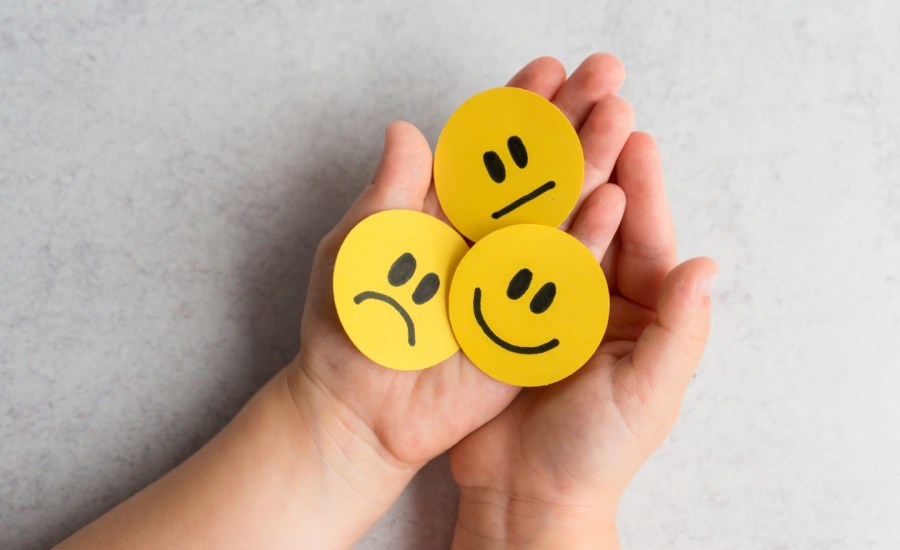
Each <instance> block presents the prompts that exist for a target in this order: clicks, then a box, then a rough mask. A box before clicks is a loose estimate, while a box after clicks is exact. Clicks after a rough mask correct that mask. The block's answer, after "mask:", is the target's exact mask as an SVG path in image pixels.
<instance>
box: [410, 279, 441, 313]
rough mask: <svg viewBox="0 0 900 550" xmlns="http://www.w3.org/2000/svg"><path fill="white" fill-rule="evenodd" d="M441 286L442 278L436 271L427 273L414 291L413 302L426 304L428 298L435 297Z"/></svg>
mask: <svg viewBox="0 0 900 550" xmlns="http://www.w3.org/2000/svg"><path fill="white" fill-rule="evenodd" d="M440 286H441V280H440V278H438V276H437V274H436V273H429V274H427V275H425V276H424V277H422V280H421V281H419V284H418V285H416V289H415V290H414V291H413V295H412V299H413V302H415V303H416V304H418V305H422V304H424V303H425V302H427V301H428V300H430V299H432V298H434V295H435V294H437V291H438V287H440Z"/></svg>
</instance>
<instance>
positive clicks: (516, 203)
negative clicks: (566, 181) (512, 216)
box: [491, 181, 556, 220]
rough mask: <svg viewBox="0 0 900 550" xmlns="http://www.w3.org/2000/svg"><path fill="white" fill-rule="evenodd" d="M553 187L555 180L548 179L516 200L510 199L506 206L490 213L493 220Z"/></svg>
mask: <svg viewBox="0 0 900 550" xmlns="http://www.w3.org/2000/svg"><path fill="white" fill-rule="evenodd" d="M554 187H556V182H555V181H548V182H547V183H545V184H544V185H542V186H540V187H538V188H537V189H535V190H534V191H532V192H531V193H528V194H527V195H522V196H521V197H519V198H518V199H516V200H514V201H512V202H511V203H509V204H507V205H506V206H504V207H503V208H501V209H500V210H497V211H496V212H494V213H493V214H491V217H492V218H494V219H495V220H499V219H500V218H502V217H503V216H505V215H507V214H509V213H510V212H512V211H513V210H515V209H516V208H518V207H520V206H522V205H523V204H526V203H529V202H531V201H533V200H534V199H536V198H538V197H540V196H541V195H543V194H544V193H546V192H547V191H549V190H551V189H553V188H554Z"/></svg>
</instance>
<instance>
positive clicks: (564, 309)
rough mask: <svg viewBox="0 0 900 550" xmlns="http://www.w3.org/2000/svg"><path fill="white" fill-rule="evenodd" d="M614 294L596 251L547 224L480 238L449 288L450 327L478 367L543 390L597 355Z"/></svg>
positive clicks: (497, 232) (494, 375)
mask: <svg viewBox="0 0 900 550" xmlns="http://www.w3.org/2000/svg"><path fill="white" fill-rule="evenodd" d="M608 320H609V288H608V287H607V284H606V277H605V276H604V275H603V270H602V269H600V266H599V265H598V263H597V261H596V260H595V259H594V256H593V255H592V254H591V252H590V251H589V250H588V249H587V248H586V247H585V246H584V245H583V244H581V242H579V241H578V240H577V239H575V238H574V237H572V236H571V235H569V234H568V233H565V232H563V231H560V230H559V229H556V228H552V227H547V226H543V225H534V224H525V225H514V226H511V227H507V228H504V229H500V230H498V231H495V232H493V233H491V234H490V235H488V236H487V237H485V238H483V239H481V240H480V241H478V242H477V243H475V245H474V246H472V249H471V250H470V251H469V252H468V253H467V254H466V255H465V257H464V258H463V259H462V261H461V262H460V263H459V267H457V269H456V274H455V275H454V276H453V283H452V285H451V286H450V324H451V325H452V326H453V332H454V333H455V334H456V339H457V341H458V342H459V345H460V347H461V348H462V350H463V353H465V354H466V355H467V356H468V357H469V359H471V360H472V362H473V363H475V365H476V366H478V368H480V369H481V370H483V371H484V372H486V373H487V374H489V375H490V376H492V377H493V378H496V379H497V380H500V381H501V382H506V383H507V384H513V385H516V386H544V385H547V384H551V383H553V382H556V381H558V380H562V379H563V378H565V377H567V376H569V375H570V374H572V373H573V372H575V371H577V370H578V369H579V368H581V366H582V365H584V364H585V363H586V362H587V360H588V359H589V358H590V357H591V355H593V353H594V352H595V351H596V350H597V346H598V345H600V340H601V339H602V338H603V333H604V332H606V324H607V322H608Z"/></svg>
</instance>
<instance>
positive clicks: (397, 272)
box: [388, 252, 416, 286]
mask: <svg viewBox="0 0 900 550" xmlns="http://www.w3.org/2000/svg"><path fill="white" fill-rule="evenodd" d="M415 272H416V258H415V256H413V255H412V254H410V253H409V252H404V253H403V254H401V255H400V257H399V258H397V259H396V260H394V263H393V264H392V265H391V269H390V271H388V282H389V283H391V284H392V285H393V286H400V285H402V284H406V283H407V282H408V281H409V280H410V279H412V276H413V273H415Z"/></svg>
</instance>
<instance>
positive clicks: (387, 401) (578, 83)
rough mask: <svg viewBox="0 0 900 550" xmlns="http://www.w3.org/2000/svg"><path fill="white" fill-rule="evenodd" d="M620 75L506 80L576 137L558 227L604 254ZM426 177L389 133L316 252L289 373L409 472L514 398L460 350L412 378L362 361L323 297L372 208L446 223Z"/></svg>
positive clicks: (419, 153) (623, 119) (556, 71)
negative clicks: (576, 165)
mask: <svg viewBox="0 0 900 550" xmlns="http://www.w3.org/2000/svg"><path fill="white" fill-rule="evenodd" d="M623 78H624V73H623V70H622V67H621V64H620V63H619V62H618V61H617V60H615V59H614V58H612V57H611V56H608V55H597V56H593V57H591V58H589V59H588V60H586V61H585V63H584V64H583V65H582V66H581V68H579V69H578V70H577V71H575V72H574V73H573V74H572V75H571V77H569V78H568V79H566V75H565V71H564V69H563V68H562V66H561V65H560V64H559V62H557V61H555V60H553V59H550V58H541V59H538V60H536V61H533V62H532V63H530V64H528V65H527V66H526V67H524V68H523V69H522V70H521V71H520V72H519V73H518V74H517V75H516V76H515V77H513V79H512V80H511V81H510V83H509V85H510V86H517V87H521V88H526V89H529V90H531V91H534V92H536V93H538V94H540V95H542V96H544V97H547V98H552V99H553V101H554V103H555V104H556V105H557V106H558V107H559V108H560V109H561V110H562V111H563V112H564V113H565V114H566V116H568V117H569V119H570V120H571V121H572V123H573V125H575V127H576V128H577V129H579V130H580V135H581V139H582V144H583V147H584V150H585V153H586V156H587V161H586V168H587V170H586V174H587V176H586V181H585V187H584V193H583V194H582V198H581V199H580V200H579V205H580V210H579V211H580V214H579V215H578V216H575V217H573V218H572V220H569V221H567V222H566V227H568V228H569V229H570V231H571V232H572V233H573V234H574V235H576V236H577V237H578V238H580V239H581V240H582V241H583V242H584V243H585V244H586V245H588V246H589V247H590V248H591V249H592V250H595V251H599V250H603V249H605V248H606V246H607V244H608V243H609V241H610V240H611V239H612V237H613V234H614V232H615V229H616V227H617V225H618V223H619V220H620V219H621V215H622V208H623V205H624V200H623V197H622V193H621V191H619V190H618V188H615V186H601V185H600V184H601V183H603V182H605V181H606V180H607V179H608V176H609V172H610V171H611V170H612V167H613V165H614V162H615V158H616V156H617V154H618V152H619V150H620V149H621V147H622V144H624V143H625V140H626V139H627V137H628V133H629V132H630V130H631V124H632V115H631V111H630V108H629V106H628V104H627V103H626V102H624V101H623V100H621V99H620V98H617V97H615V96H614V95H613V94H614V93H615V92H616V90H617V89H618V88H619V86H620V85H621V83H622V80H623ZM431 174H432V155H431V150H430V148H429V146H428V143H427V141H426V139H425V138H424V136H423V135H422V134H421V133H420V132H419V131H418V130H417V129H416V128H415V127H413V126H412V125H410V124H408V123H403V122H397V123H394V124H391V125H390V126H389V127H388V129H387V131H386V136H385V145H384V152H383V156H382V159H381V162H380V165H379V167H378V169H377V171H376V174H375V176H374V178H373V181H372V184H371V185H369V186H368V187H366V188H365V189H364V190H363V191H362V193H361V195H360V196H359V198H358V199H357V200H356V202H355V203H354V204H353V205H352V207H351V208H350V209H349V211H348V212H347V214H346V215H345V216H344V217H343V219H342V220H341V221H340V222H339V223H338V224H337V226H336V227H335V228H334V229H333V230H332V231H331V232H330V233H329V234H328V235H327V236H326V237H325V238H324V239H323V240H322V242H321V244H320V245H319V248H318V250H317V253H316V257H315V260H314V263H313V268H312V275H311V281H310V286H309V292H308V295H307V301H306V306H305V310H304V314H303V322H302V329H301V350H300V353H299V355H298V356H297V358H296V359H295V361H294V362H293V363H292V366H291V368H290V369H289V371H288V376H289V380H290V385H291V386H292V387H294V388H295V393H297V394H298V395H300V394H302V393H303V392H301V391H298V390H296V388H303V390H304V391H309V389H310V388H312V390H313V391H315V392H316V393H317V394H319V395H320V396H324V397H326V401H327V402H328V403H330V404H331V405H332V409H333V411H334V412H335V414H337V415H339V416H340V417H341V419H342V420H341V421H342V423H343V424H344V425H345V426H348V427H350V428H351V429H350V430H349V431H350V432H351V433H354V436H353V437H357V438H359V439H362V440H364V441H367V442H368V443H370V444H371V445H373V446H375V447H377V449H376V450H377V451H378V452H379V453H380V454H381V455H382V456H383V457H385V458H386V459H388V460H389V461H392V462H395V463H397V464H399V465H401V466H404V465H405V466H410V467H413V468H415V467H418V466H421V465H422V464H424V463H425V462H426V461H427V460H429V459H431V458H433V457H434V456H436V455H438V454H440V453H441V452H443V451H445V450H447V449H448V448H450V447H451V446H452V445H454V444H455V443H457V442H458V441H459V440H460V439H462V438H463V437H465V436H466V435H468V434H469V433H470V432H472V431H473V430H475V429H477V428H478V427H479V426H481V425H483V424H484V423H485V422H487V421H488V420H490V419H491V418H494V417H495V416H497V415H498V414H499V413H500V412H501V411H502V410H503V409H504V408H506V407H507V405H509V404H510V402H511V401H512V400H513V399H514V398H515V396H516V395H517V394H518V392H519V388H516V387H512V386H509V385H506V384H503V383H501V382H497V381H495V380H493V379H492V378H490V377H488V376H487V375H485V374H484V373H482V372H481V371H480V370H479V369H478V368H476V367H475V366H474V365H473V364H472V363H471V362H470V361H469V360H468V359H467V358H466V357H465V355H464V354H462V353H461V352H457V353H456V354H454V355H453V356H452V357H450V358H449V359H448V360H446V361H444V362H443V363H440V364H438V365H436V366H434V367H431V368H428V369H424V370H421V371H412V372H410V371H395V370H390V369H387V368H384V367H381V366H379V365H377V364H375V363H374V362H372V361H370V360H369V359H367V358H366V357H365V356H364V355H363V354H361V353H360V352H359V351H358V350H357V349H356V348H355V347H354V345H353V344H352V343H351V341H350V340H349V339H348V337H347V336H346V334H345V332H344V330H343V328H342V327H341V324H340V321H339V319H338V317H337V313H336V311H335V306H334V299H333V295H332V273H333V269H334V262H335V257H336V255H337V252H338V249H339V248H340V245H341V243H342V242H343V240H344V238H345V237H346V235H347V233H348V232H349V231H350V230H351V229H352V228H353V227H354V226H355V225H356V224H357V223H359V222H360V221H361V220H362V219H364V218H365V217H367V216H369V215H371V214H374V213H376V212H379V211H382V210H389V209H408V210H417V211H423V212H426V213H428V214H431V215H433V216H436V217H438V218H440V219H442V220H444V221H446V217H445V216H444V215H443V213H442V212H441V210H440V205H439V204H438V202H437V198H436V195H435V193H434V187H433V185H432V180H431ZM598 186H599V187H598ZM582 202H583V203H584V204H583V205H582V204H581V203H582ZM304 395H305V394H304ZM299 399H303V396H300V397H299Z"/></svg>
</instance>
